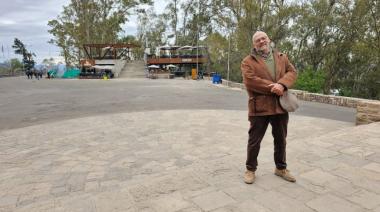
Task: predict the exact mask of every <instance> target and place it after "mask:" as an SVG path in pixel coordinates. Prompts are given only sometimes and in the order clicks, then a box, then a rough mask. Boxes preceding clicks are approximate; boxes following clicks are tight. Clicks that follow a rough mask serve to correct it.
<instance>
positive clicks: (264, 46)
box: [253, 32, 270, 52]
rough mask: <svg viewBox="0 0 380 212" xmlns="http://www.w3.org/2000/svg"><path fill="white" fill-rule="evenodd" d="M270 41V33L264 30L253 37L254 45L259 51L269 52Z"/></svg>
mask: <svg viewBox="0 0 380 212" xmlns="http://www.w3.org/2000/svg"><path fill="white" fill-rule="evenodd" d="M269 43H270V40H269V38H268V35H267V34H265V33H263V32H261V33H258V34H256V36H255V37H254V39H253V47H254V48H255V49H256V50H257V51H262V52H268V51H269Z"/></svg>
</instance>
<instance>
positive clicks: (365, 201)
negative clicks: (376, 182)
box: [347, 190, 380, 209]
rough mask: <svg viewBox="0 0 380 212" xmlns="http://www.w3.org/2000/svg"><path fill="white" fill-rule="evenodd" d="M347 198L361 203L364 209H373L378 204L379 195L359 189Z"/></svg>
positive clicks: (379, 202) (379, 201)
mask: <svg viewBox="0 0 380 212" xmlns="http://www.w3.org/2000/svg"><path fill="white" fill-rule="evenodd" d="M347 199H348V200H350V201H352V202H355V203H357V204H359V205H361V206H362V207H363V208H366V209H374V208H376V207H377V206H380V195H378V194H376V193H373V192H369V191H366V190H361V191H359V192H357V193H354V194H352V195H351V196H349V197H348V198H347Z"/></svg>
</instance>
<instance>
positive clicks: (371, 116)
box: [222, 79, 380, 125]
mask: <svg viewBox="0 0 380 212" xmlns="http://www.w3.org/2000/svg"><path fill="white" fill-rule="evenodd" d="M222 84H223V85H225V86H229V87H233V88H240V89H243V90H245V86H244V84H242V83H236V82H230V81H227V80H224V79H223V80H222ZM292 91H293V92H294V93H295V94H296V95H297V97H298V99H300V100H304V101H310V102H320V103H325V104H332V105H337V106H342V107H351V108H356V125H361V124H369V123H372V122H380V101H377V100H368V99H359V98H352V97H345V96H332V95H324V94H317V93H309V92H307V91H301V90H293V89H292Z"/></svg>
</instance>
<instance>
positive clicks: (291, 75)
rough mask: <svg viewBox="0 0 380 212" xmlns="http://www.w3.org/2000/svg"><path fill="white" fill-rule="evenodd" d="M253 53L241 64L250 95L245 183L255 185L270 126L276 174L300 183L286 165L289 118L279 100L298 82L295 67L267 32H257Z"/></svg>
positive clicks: (253, 39) (254, 38)
mask: <svg viewBox="0 0 380 212" xmlns="http://www.w3.org/2000/svg"><path fill="white" fill-rule="evenodd" d="M252 44H253V49H252V52H251V54H250V55H248V56H246V57H245V58H244V59H243V61H242V63H241V71H242V76H243V83H244V85H245V87H246V90H247V93H248V97H249V100H248V120H249V122H250V128H249V131H248V135H249V138H248V145H247V161H246V169H247V170H246V172H245V174H244V182H245V183H247V184H251V183H253V182H254V181H255V178H256V175H255V172H256V169H257V165H258V162H257V156H258V155H259V151H260V144H261V141H262V139H263V137H264V135H265V132H266V130H267V127H268V125H269V124H271V126H272V135H273V138H274V162H275V165H276V168H275V171H274V174H275V175H277V176H279V177H281V178H283V179H285V180H287V181H290V182H295V181H296V179H295V178H294V177H293V176H292V175H291V174H290V173H289V171H288V169H287V164H286V135H287V127H288V120H289V114H288V112H287V111H285V110H284V109H283V108H282V107H281V106H280V103H279V97H280V96H282V95H283V93H284V91H285V90H287V89H289V88H290V87H291V86H292V85H293V84H294V82H295V80H296V78H297V72H296V70H295V68H294V66H293V65H292V64H291V63H290V62H289V60H288V57H287V56H286V55H285V54H283V53H280V52H278V51H277V50H276V49H272V47H271V45H270V44H271V41H270V39H269V37H268V35H267V34H266V33H265V32H262V31H257V32H256V33H255V34H254V35H253V36H252Z"/></svg>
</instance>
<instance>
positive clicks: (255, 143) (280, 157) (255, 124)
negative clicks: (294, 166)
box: [246, 113, 289, 171]
mask: <svg viewBox="0 0 380 212" xmlns="http://www.w3.org/2000/svg"><path fill="white" fill-rule="evenodd" d="M288 121H289V114H288V113H284V114H277V115H270V116H250V117H249V122H250V123H251V127H250V128H249V131H248V135H249V138H248V146H247V162H246V167H247V170H250V171H256V169H257V156H258V155H259V151H260V144H261V141H262V140H263V137H264V135H265V131H266V130H267V128H268V124H269V123H270V124H271V126H272V135H273V138H274V162H275V164H276V167H277V169H286V135H287V129H288Z"/></svg>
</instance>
